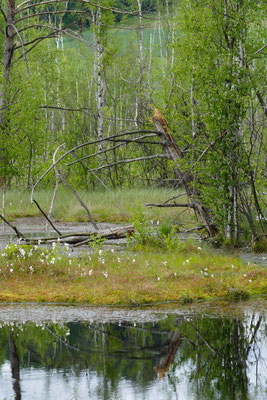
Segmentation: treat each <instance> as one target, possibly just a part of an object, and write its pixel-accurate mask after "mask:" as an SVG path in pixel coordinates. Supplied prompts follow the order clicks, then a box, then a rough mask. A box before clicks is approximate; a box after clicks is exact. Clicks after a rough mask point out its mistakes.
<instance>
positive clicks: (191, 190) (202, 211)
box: [151, 108, 218, 237]
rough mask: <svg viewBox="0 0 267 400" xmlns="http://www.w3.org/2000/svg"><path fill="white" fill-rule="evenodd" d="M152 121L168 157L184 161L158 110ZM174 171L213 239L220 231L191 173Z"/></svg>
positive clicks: (191, 204) (191, 205)
mask: <svg viewBox="0 0 267 400" xmlns="http://www.w3.org/2000/svg"><path fill="white" fill-rule="evenodd" d="M151 121H152V122H153V124H154V125H155V128H156V130H157V134H158V136H159V138H160V140H161V143H162V145H163V148H164V149H165V152H166V154H167V155H168V158H169V159H171V160H172V161H174V162H177V160H179V159H183V158H184V155H183V153H182V151H181V149H180V148H179V147H178V145H177V143H176V142H175V140H174V138H173V137H172V135H170V134H169V133H168V127H167V123H166V121H165V118H164V117H163V115H162V113H161V112H160V111H159V110H157V109H156V108H155V109H154V115H153V117H152V118H151ZM176 165H177V163H176ZM174 171H175V174H176V176H177V178H178V179H179V181H180V182H181V183H182V184H183V186H184V188H185V190H186V194H187V196H188V198H189V199H190V207H192V208H194V209H195V211H196V212H197V213H198V214H199V216H200V218H201V219H202V221H203V223H204V225H205V227H206V229H207V231H208V233H209V235H210V236H211V237H215V236H216V235H217V233H218V229H217V227H216V225H215V224H214V223H213V222H212V216H211V214H210V210H209V209H208V208H207V207H205V206H204V205H203V203H202V201H201V200H200V199H201V193H200V191H199V190H197V189H196V188H195V185H194V178H193V176H192V175H191V173H188V172H183V171H182V170H181V169H179V168H178V166H176V167H175V170H174Z"/></svg>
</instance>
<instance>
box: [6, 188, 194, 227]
mask: <svg viewBox="0 0 267 400" xmlns="http://www.w3.org/2000/svg"><path fill="white" fill-rule="evenodd" d="M179 193H181V190H179V189H178V190H175V191H174V190H171V189H162V188H146V189H144V188H134V189H130V188H123V189H120V190H116V191H115V192H114V194H115V196H116V198H117V200H116V199H115V197H114V196H113V195H112V194H111V193H110V192H108V191H94V192H86V191H79V196H80V198H81V199H82V201H83V202H84V203H85V204H86V206H87V207H88V209H89V211H90V212H91V214H92V216H93V218H94V219H95V221H97V222H113V223H120V222H126V221H128V218H129V217H128V216H127V214H129V215H131V214H132V210H134V209H137V208H141V210H143V211H144V212H145V215H146V217H147V218H148V219H149V220H151V219H154V220H160V221H162V220H164V219H173V218H175V216H176V215H177V214H178V213H180V212H181V211H182V210H183V211H184V212H183V214H182V219H183V221H185V222H186V221H187V222H189V221H193V220H194V214H193V211H192V210H185V209H181V208H179V209H178V208H177V209H175V208H169V209H168V208H153V209H152V208H148V207H146V206H145V205H144V204H145V203H162V202H164V201H165V200H167V199H169V198H170V197H172V196H177V195H178V194H179ZM52 196H53V191H52V190H39V191H37V192H36V195H35V198H36V200H37V201H38V203H39V204H40V206H41V207H42V209H43V210H44V211H45V212H46V213H48V211H49V208H50V203H51V200H52ZM118 201H119V203H120V204H119V203H118ZM177 202H180V203H186V197H185V196H181V197H179V198H178V199H177ZM5 215H6V218H7V219H13V220H14V219H15V218H19V217H35V216H40V215H41V214H40V211H39V210H38V208H37V207H36V205H35V204H31V202H30V192H28V191H22V190H8V191H7V192H6V209H5ZM52 217H54V218H55V219H57V220H59V221H72V222H74V221H75V222H85V221H88V216H87V214H86V212H85V210H84V208H82V207H81V205H80V203H79V202H78V201H77V199H76V198H75V196H74V195H73V194H72V193H71V192H70V191H66V190H62V189H61V190H59V191H58V193H57V196H56V201H55V204H54V207H53V212H52ZM179 221H180V218H177V222H179Z"/></svg>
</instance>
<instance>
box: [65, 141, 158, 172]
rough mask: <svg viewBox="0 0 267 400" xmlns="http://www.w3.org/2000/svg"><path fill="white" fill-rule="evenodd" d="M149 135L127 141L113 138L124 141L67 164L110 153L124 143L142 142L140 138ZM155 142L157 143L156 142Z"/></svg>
mask: <svg viewBox="0 0 267 400" xmlns="http://www.w3.org/2000/svg"><path fill="white" fill-rule="evenodd" d="M148 136H150V135H144V136H140V137H138V138H136V139H132V140H129V141H126V140H123V139H118V140H116V139H112V140H111V141H112V142H113V141H114V142H117V141H122V143H120V144H117V145H116V146H112V147H109V148H108V149H106V150H101V151H97V152H96V153H93V154H89V155H88V156H84V157H82V158H80V159H78V160H76V161H72V162H71V163H69V164H67V165H66V166H67V167H69V166H70V165H73V164H77V163H78V162H80V161H83V160H88V159H89V158H92V157H95V156H99V155H100V154H104V153H108V152H109V151H111V150H115V149H117V148H118V147H121V146H123V145H124V144H128V143H140V141H139V139H141V138H143V137H148ZM152 136H156V135H155V134H152ZM141 143H142V142H141ZM147 143H150V142H147ZM154 143H155V142H154ZM156 144H161V143H160V142H156Z"/></svg>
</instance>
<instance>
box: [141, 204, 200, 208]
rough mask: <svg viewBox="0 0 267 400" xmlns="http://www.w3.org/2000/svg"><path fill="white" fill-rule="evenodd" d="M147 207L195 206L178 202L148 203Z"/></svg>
mask: <svg viewBox="0 0 267 400" xmlns="http://www.w3.org/2000/svg"><path fill="white" fill-rule="evenodd" d="M145 206H147V207H166V208H167V207H185V208H195V206H194V204H188V203H186V204H177V203H169V204H166V203H146V204H145Z"/></svg>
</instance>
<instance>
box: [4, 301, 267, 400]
mask: <svg viewBox="0 0 267 400" xmlns="http://www.w3.org/2000/svg"><path fill="white" fill-rule="evenodd" d="M266 305H267V300H264V299H262V300H257V301H249V302H243V303H229V302H223V303H218V302H217V303H216V302H212V303H205V302H203V303H198V304H194V305H187V306H183V307H180V308H178V309H177V308H171V307H168V308H166V307H157V308H156V307H153V308H149V307H148V308H145V309H132V310H129V309H124V308H121V309H118V308H117V309H115V308H107V307H106V308H92V307H89V306H60V305H58V306H53V305H2V306H0V349H1V351H0V394H1V396H0V398H1V400H4V399H5V400H11V399H16V400H20V399H22V400H32V399H38V400H39V399H46V400H50V399H51V400H52V399H55V398H57V399H63V400H73V399H79V400H83V399H107V400H109V399H111V400H113V399H125V400H136V399H137V400H138V399H140V400H141V399H146V400H150V399H153V400H154V399H157V400H161V399H162V400H168V399H170V400H172V399H179V400H191V399H192V400H193V399H194V400H195V399H198V400H209V399H210V400H215V399H223V400H228V399H233V400H234V399H251V400H252V399H253V400H263V399H266V397H267V311H266Z"/></svg>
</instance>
